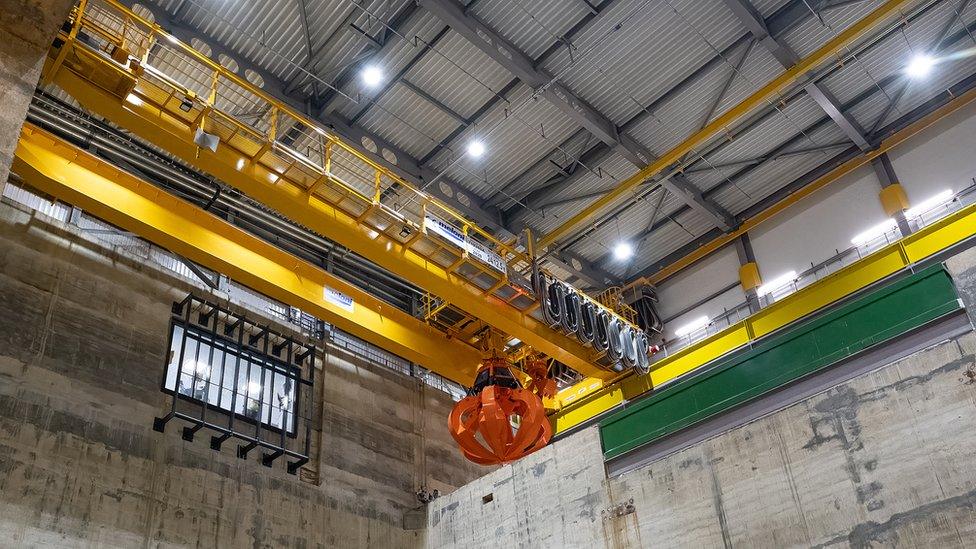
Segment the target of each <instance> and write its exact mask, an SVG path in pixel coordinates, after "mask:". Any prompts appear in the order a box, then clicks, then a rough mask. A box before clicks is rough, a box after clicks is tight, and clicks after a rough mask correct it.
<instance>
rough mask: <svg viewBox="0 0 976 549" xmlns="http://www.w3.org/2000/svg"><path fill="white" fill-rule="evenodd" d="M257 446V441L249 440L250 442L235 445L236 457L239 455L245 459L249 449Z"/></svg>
mask: <svg viewBox="0 0 976 549" xmlns="http://www.w3.org/2000/svg"><path fill="white" fill-rule="evenodd" d="M257 447H258V443H257V442H251V443H248V444H241V445H240V446H238V447H237V457H239V458H241V459H247V454H248V453H249V452H250V451H251V450H253V449H255V448H257Z"/></svg>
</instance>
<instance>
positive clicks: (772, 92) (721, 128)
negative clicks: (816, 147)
mask: <svg viewBox="0 0 976 549" xmlns="http://www.w3.org/2000/svg"><path fill="white" fill-rule="evenodd" d="M912 3H913V2H912V0H888V1H887V2H885V3H884V4H882V5H881V6H879V7H878V8H876V9H875V10H874V11H872V12H871V13H869V14H868V15H867V16H865V17H864V18H862V19H861V20H860V21H858V22H857V23H855V24H853V25H851V26H850V27H848V28H847V29H845V30H844V31H842V32H840V33H838V34H837V35H836V36H835V37H834V38H832V39H830V40H829V41H828V42H827V43H826V44H824V45H823V46H821V47H820V48H818V49H817V50H816V51H814V52H813V53H811V54H810V55H808V56H807V57H805V58H803V59H801V60H800V61H798V62H797V63H796V64H795V65H793V66H792V67H790V68H789V69H788V70H787V71H786V72H784V73H782V74H780V75H779V76H778V77H776V78H774V79H773V80H772V81H770V82H769V83H768V84H766V85H765V86H763V87H762V88H760V89H759V90H757V91H756V92H755V93H753V94H752V95H750V96H749V97H747V98H746V99H744V100H743V101H742V102H740V103H739V104H738V105H736V106H735V107H732V108H731V109H729V110H728V111H726V112H725V113H724V114H722V115H721V116H719V117H718V118H716V119H715V120H713V121H712V122H711V123H709V124H708V125H707V126H705V127H704V128H702V129H701V130H700V131H698V132H695V133H694V134H692V135H691V136H690V137H688V138H687V139H685V140H684V141H682V142H681V143H680V144H678V145H677V146H676V147H674V148H673V149H671V150H670V151H668V152H666V153H664V154H663V155H661V156H660V157H659V158H658V159H657V160H656V161H655V162H653V163H651V164H650V165H648V166H647V167H645V168H644V169H642V170H640V171H638V172H637V173H636V174H634V175H632V176H631V177H628V178H627V179H625V180H624V181H622V182H620V184H619V185H617V186H616V187H614V189H613V190H611V191H610V192H608V193H607V194H605V195H603V196H601V197H600V198H599V199H597V200H596V201H594V202H593V203H591V204H589V205H588V206H587V207H585V208H583V209H582V210H580V211H579V212H578V213H577V214H576V215H574V216H573V217H571V218H569V219H568V220H566V221H565V222H564V223H563V224H562V225H560V226H558V227H556V228H555V229H553V230H552V231H551V232H549V233H548V234H546V235H544V236H542V238H540V239H539V241H538V243H537V245H538V246H539V248H541V249H544V248H546V247H548V246H550V245H552V244H554V243H555V242H556V241H557V240H559V239H560V238H562V237H564V236H566V235H567V234H569V232H570V231H572V230H573V229H575V228H577V227H579V226H580V225H582V224H583V223H584V222H586V221H587V220H589V219H591V218H592V217H593V216H595V215H597V214H598V213H600V212H601V211H603V210H604V209H605V208H606V207H608V206H610V205H612V204H614V203H615V202H617V201H618V200H619V199H621V198H623V197H624V196H626V195H627V193H629V192H630V191H631V190H633V189H634V188H635V187H636V186H637V185H640V184H641V183H642V182H644V181H646V180H647V179H649V178H651V177H654V176H655V175H658V174H659V173H661V172H663V171H664V170H665V169H667V168H668V167H669V166H671V165H674V164H677V163H680V162H681V159H682V158H683V157H684V156H685V155H686V154H688V153H690V152H693V151H694V150H695V149H696V148H698V147H700V146H701V145H704V144H705V143H707V142H708V141H710V140H711V139H713V138H715V137H716V136H718V135H720V134H722V133H725V132H729V131H731V129H732V128H731V127H732V125H733V124H735V123H736V122H738V121H739V120H741V119H742V118H743V117H745V116H746V115H747V114H749V113H750V112H752V111H753V110H754V109H756V108H757V107H759V106H761V105H763V104H765V103H769V102H775V101H776V100H777V96H778V94H780V93H781V92H782V91H784V90H785V89H786V88H787V87H789V86H790V85H792V84H793V83H794V82H796V81H797V80H799V79H801V78H803V77H804V76H806V75H807V74H808V73H809V72H810V71H812V70H814V69H816V68H817V67H819V66H820V65H823V64H824V63H827V62H828V61H831V60H832V59H834V58H835V56H837V54H838V53H840V52H842V51H843V50H844V48H846V47H848V46H849V45H851V44H854V43H855V42H857V41H858V40H860V39H861V38H863V37H864V36H866V35H867V34H868V33H869V32H871V31H872V30H874V29H875V28H876V27H878V26H879V25H881V24H882V23H884V22H885V21H888V20H889V19H891V18H893V17H894V16H896V15H898V13H899V10H900V9H901V8H902V7H904V6H907V5H910V4H912Z"/></svg>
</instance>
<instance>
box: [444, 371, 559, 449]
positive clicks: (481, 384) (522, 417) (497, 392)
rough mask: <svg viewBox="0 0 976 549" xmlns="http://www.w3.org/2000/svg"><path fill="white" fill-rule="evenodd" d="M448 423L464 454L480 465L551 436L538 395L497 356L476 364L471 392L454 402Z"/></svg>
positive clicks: (536, 446) (539, 444)
mask: <svg viewBox="0 0 976 549" xmlns="http://www.w3.org/2000/svg"><path fill="white" fill-rule="evenodd" d="M515 418H518V421H517V422H516V421H515ZM448 426H449V427H450V430H451V435H452V436H453V437H454V440H455V441H457V443H458V445H459V446H460V447H461V452H462V453H463V454H464V456H465V457H466V458H468V459H469V460H471V461H473V462H475V463H479V464H481V465H497V464H502V463H508V462H511V461H515V460H517V459H519V458H521V457H523V456H527V455H529V454H531V453H532V452H535V451H536V450H538V449H540V448H542V447H544V446H545V445H546V444H548V443H549V440H550V439H552V425H550V423H549V419H548V418H547V417H546V412H545V408H544V407H543V405H542V398H540V397H539V395H537V394H535V393H534V392H532V391H531V390H528V389H523V388H521V386H520V385H519V383H518V380H517V379H516V378H515V376H514V375H512V372H511V370H510V369H509V368H508V365H507V363H506V362H505V360H504V359H498V358H491V359H486V360H485V362H484V363H483V364H482V366H481V368H480V370H479V372H478V377H477V380H476V381H475V385H474V387H473V388H472V390H471V395H470V396H467V397H465V398H463V399H461V400H460V401H459V402H458V403H457V404H456V405H455V406H454V409H453V410H452V411H451V415H450V417H449V418H448Z"/></svg>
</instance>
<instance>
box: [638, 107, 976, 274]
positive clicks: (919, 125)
mask: <svg viewBox="0 0 976 549" xmlns="http://www.w3.org/2000/svg"><path fill="white" fill-rule="evenodd" d="M973 100H976V88H974V89H971V90H969V91H967V92H965V93H963V94H960V95H958V96H956V97H954V98H953V99H952V100H950V101H949V102H947V103H946V104H945V105H943V106H942V107H940V108H938V109H936V110H934V111H932V112H931V113H929V114H927V115H926V116H923V117H922V118H920V119H919V120H917V121H915V122H913V123H912V124H909V125H908V126H906V127H905V128H903V129H901V130H899V131H897V132H895V133H894V134H892V135H891V136H890V137H888V138H886V139H884V140H883V141H882V142H881V144H880V145H879V146H878V148H877V149H874V150H871V151H869V152H866V153H864V154H863V155H861V156H858V157H856V158H852V159H850V160H848V161H847V162H844V163H843V164H841V165H840V166H837V167H836V168H834V169H833V170H831V171H830V172H828V173H826V174H824V175H822V176H821V177H819V178H817V179H816V180H814V181H812V182H811V183H810V184H808V185H807V186H805V187H803V188H802V189H799V190H797V191H796V192H794V193H793V194H790V195H789V196H787V197H786V198H784V199H782V200H780V201H779V202H777V203H776V204H773V205H772V206H770V207H769V208H766V209H765V210H763V211H761V212H759V213H758V214H756V215H754V216H752V217H750V218H749V219H747V220H745V221H743V222H742V224H741V225H740V226H739V228H738V229H736V230H735V231H732V232H731V233H728V234H724V235H722V236H719V237H717V238H715V239H714V240H712V241H710V242H708V243H706V244H704V245H702V246H700V247H698V248H697V249H695V250H694V251H693V252H691V253H689V254H688V255H686V256H684V257H682V258H681V259H679V260H678V261H675V262H674V263H672V264H670V265H668V266H667V267H665V268H663V269H661V270H660V271H658V272H656V273H654V275H652V276H649V277H644V278H640V279H638V280H636V281H634V282H632V283H631V284H629V285H628V286H627V288H630V287H632V286H634V285H636V284H642V283H648V284H660V283H661V282H664V281H665V280H667V279H668V278H670V277H672V276H674V275H675V274H677V273H679V272H681V271H682V270H684V269H686V268H688V267H690V266H691V265H694V264H695V263H696V262H698V261H700V260H701V259H704V258H705V257H708V256H709V255H710V254H712V253H713V252H715V251H717V250H720V249H721V248H723V247H724V246H725V245H727V244H729V243H730V242H732V241H733V240H735V239H737V238H739V237H740V236H742V235H743V234H746V233H748V232H749V231H751V230H753V229H755V228H756V227H758V226H759V225H761V224H763V223H765V222H766V221H769V220H770V219H772V218H774V217H776V216H777V215H779V214H781V213H783V212H784V211H786V210H787V209H788V208H789V207H790V206H792V205H794V204H796V203H797V202H799V201H801V200H803V199H804V198H806V197H808V196H810V195H812V194H814V193H816V192H817V191H819V190H820V189H822V188H824V187H826V186H827V185H829V184H831V183H833V182H835V181H837V180H839V179H841V178H842V177H844V176H845V175H847V174H849V173H851V172H853V171H855V170H857V169H858V168H860V167H862V166H865V165H867V164H868V163H870V162H871V161H872V160H874V159H875V158H877V157H879V156H881V155H882V154H884V153H886V152H888V151H890V150H892V149H894V148H895V147H897V146H899V145H901V144H902V143H904V142H905V141H907V140H908V139H910V138H911V137H913V136H915V135H916V134H918V133H919V132H921V131H923V130H925V129H926V128H928V127H929V126H931V125H932V124H935V123H936V122H938V121H939V120H942V119H943V118H945V117H946V116H949V115H950V114H952V113H954V112H956V111H958V110H959V109H961V108H963V107H965V106H966V105H969V104H970V103H972V102H973Z"/></svg>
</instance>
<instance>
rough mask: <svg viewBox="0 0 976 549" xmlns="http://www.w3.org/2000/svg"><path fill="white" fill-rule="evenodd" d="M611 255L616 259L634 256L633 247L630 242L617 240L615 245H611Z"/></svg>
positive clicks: (622, 259) (621, 259) (626, 258)
mask: <svg viewBox="0 0 976 549" xmlns="http://www.w3.org/2000/svg"><path fill="white" fill-rule="evenodd" d="M613 257H615V258H616V259H617V261H626V260H628V259H630V258H631V257H634V247H633V246H631V244H630V242H618V243H617V245H616V246H614V247H613Z"/></svg>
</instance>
